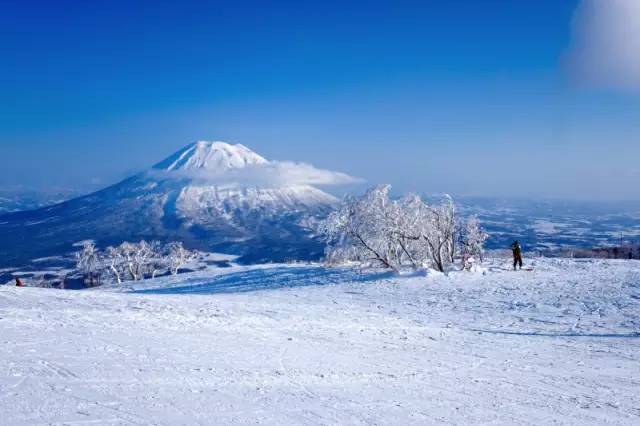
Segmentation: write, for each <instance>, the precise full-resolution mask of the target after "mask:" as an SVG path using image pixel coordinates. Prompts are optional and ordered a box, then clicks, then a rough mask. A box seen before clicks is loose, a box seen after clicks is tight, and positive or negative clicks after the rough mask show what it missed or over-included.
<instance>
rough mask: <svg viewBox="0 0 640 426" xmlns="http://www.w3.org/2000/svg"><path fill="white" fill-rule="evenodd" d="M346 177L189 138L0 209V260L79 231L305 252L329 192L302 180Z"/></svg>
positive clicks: (16, 259)
mask: <svg viewBox="0 0 640 426" xmlns="http://www.w3.org/2000/svg"><path fill="white" fill-rule="evenodd" d="M350 179H351V178H350V177H349V176H347V175H344V174H341V173H335V172H330V171H326V170H319V169H315V168H314V167H312V166H310V165H305V164H296V163H280V162H273V161H268V160H266V159H265V158H263V157H262V156H260V155H258V154H257V153H255V152H253V151H252V150H250V149H249V148H247V147H245V146H243V145H239V144H238V145H231V144H228V143H225V142H208V141H200V142H195V143H193V144H190V145H188V146H186V147H184V148H183V149H181V150H180V151H178V152H176V153H175V154H173V155H171V156H169V157H168V158H166V159H165V160H163V161H161V162H159V163H157V164H156V165H155V166H153V167H152V168H151V169H149V170H147V171H145V172H142V173H139V174H137V175H135V176H132V177H129V178H127V179H125V180H123V181H121V182H119V183H117V184H115V185H113V186H110V187H107V188H105V189H103V190H100V191H98V192H95V193H92V194H89V195H86V196H83V197H79V198H74V199H71V200H69V201H65V202H63V203H60V204H56V205H53V206H49V207H44V208H41V209H38V210H32V211H23V212H16V213H11V214H5V215H2V216H0V240H1V241H3V244H2V247H0V259H2V260H0V264H1V265H17V264H21V263H25V262H27V261H29V260H31V259H34V258H38V257H44V256H52V255H60V254H64V253H67V252H69V251H70V250H71V249H72V247H73V244H74V243H76V242H78V241H82V240H87V239H91V240H94V241H95V242H96V243H97V245H99V246H106V245H111V244H118V243H120V242H122V241H135V240H140V239H145V240H160V241H171V240H180V241H183V242H184V243H185V245H187V246H189V247H191V248H197V249H201V250H210V251H221V252H226V253H232V254H237V255H239V256H240V260H241V261H244V262H258V261H261V262H262V261H282V260H286V259H290V258H296V259H314V258H318V257H319V256H320V255H321V254H322V245H321V244H320V242H319V241H317V240H316V239H315V238H314V236H313V232H312V230H311V228H310V226H309V225H310V224H312V223H313V222H314V221H315V220H316V219H317V218H319V217H322V216H324V215H326V214H327V213H328V212H329V211H331V209H332V208H333V207H334V205H335V203H336V202H337V200H336V198H335V197H333V196H332V195H330V194H328V193H326V192H324V191H322V190H320V189H318V188H316V187H314V186H312V183H313V184H315V183H336V182H347V181H349V180H350Z"/></svg>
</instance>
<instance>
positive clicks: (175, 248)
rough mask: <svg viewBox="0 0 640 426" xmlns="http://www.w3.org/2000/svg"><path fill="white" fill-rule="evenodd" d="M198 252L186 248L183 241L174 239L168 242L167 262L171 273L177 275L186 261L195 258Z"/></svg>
mask: <svg viewBox="0 0 640 426" xmlns="http://www.w3.org/2000/svg"><path fill="white" fill-rule="evenodd" d="M195 257H196V253H195V252H194V251H191V250H187V249H186V248H184V246H183V245H182V243H181V242H179V241H174V242H171V243H169V244H167V248H166V255H165V259H166V260H165V262H166V264H167V266H168V268H169V272H170V273H171V275H177V274H178V272H179V271H180V268H182V267H183V266H184V265H185V264H186V263H188V262H189V261H191V260H193V259H194V258H195Z"/></svg>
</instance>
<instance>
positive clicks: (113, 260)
mask: <svg viewBox="0 0 640 426" xmlns="http://www.w3.org/2000/svg"><path fill="white" fill-rule="evenodd" d="M103 271H104V273H105V274H106V275H108V276H110V277H112V278H113V279H115V280H116V282H117V283H118V284H120V283H122V280H123V277H124V276H125V273H126V271H127V264H126V262H125V257H124V256H123V254H122V250H120V247H112V246H109V247H107V248H106V250H105V252H104V256H103Z"/></svg>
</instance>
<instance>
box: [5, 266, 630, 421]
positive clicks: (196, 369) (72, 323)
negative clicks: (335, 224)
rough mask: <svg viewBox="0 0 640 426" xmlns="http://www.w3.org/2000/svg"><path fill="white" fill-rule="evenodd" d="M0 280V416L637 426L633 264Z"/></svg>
mask: <svg viewBox="0 0 640 426" xmlns="http://www.w3.org/2000/svg"><path fill="white" fill-rule="evenodd" d="M533 263H534V265H533V266H534V271H532V272H525V271H522V272H513V271H510V270H509V267H510V265H508V262H504V261H499V260H493V261H489V262H488V264H487V265H486V268H487V272H486V274H484V275H483V274H482V273H466V272H465V273H462V272H454V273H451V274H449V275H448V276H445V275H442V274H431V275H427V276H408V277H395V276H393V275H390V274H387V273H380V272H372V271H358V270H355V269H329V270H327V269H325V268H323V267H321V266H314V265H298V266H291V265H261V266H255V267H232V268H221V269H218V270H215V271H210V272H200V273H194V274H185V275H183V276H178V277H167V278H160V279H156V280H149V281H146V282H137V283H126V284H125V285H124V286H121V287H118V286H115V285H114V286H108V287H104V288H98V289H93V290H88V291H58V290H49V289H37V288H15V287H9V286H0V343H1V344H0V413H2V416H1V417H0V423H1V424H8V425H9V424H10V425H27V424H29V425H32V424H159V425H165V424H247V423H258V424H390V425H391V424H393V425H397V424H439V423H443V424H487V423H493V424H532V425H533V424H536V425H537V424H629V425H631V424H638V422H639V421H640V367H639V365H640V363H639V361H640V351H639V349H640V334H638V333H639V332H640V262H634V261H629V262H625V261H599V260H589V261H579V260H560V259H557V260H549V259H536V260H534V261H533Z"/></svg>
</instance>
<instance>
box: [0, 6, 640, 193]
mask: <svg viewBox="0 0 640 426" xmlns="http://www.w3.org/2000/svg"><path fill="white" fill-rule="evenodd" d="M617 1H621V2H623V3H624V2H628V1H633V0H617ZM11 3H12V4H5V5H4V7H3V13H2V14H1V15H0V40H2V41H1V42H0V61H1V63H2V66H0V99H1V101H2V102H1V103H0V117H1V118H0V153H1V154H2V158H3V159H4V164H3V173H2V174H0V187H1V186H5V187H10V186H15V185H23V186H27V187H38V188H46V187H48V186H62V187H69V186H72V187H78V188H88V187H90V186H91V185H93V186H96V185H98V186H99V185H106V184H108V183H111V182H113V181H115V180H118V179H120V178H122V177H124V176H126V175H127V174H130V173H132V172H135V171H138V170H141V169H144V168H146V167H148V166H150V165H152V164H154V163H156V162H157V161H159V160H160V159H162V158H164V157H166V156H168V155H170V154H171V153H173V152H174V151H176V150H178V149H179V148H180V147H182V146H184V145H186V144H187V143H189V142H192V141H195V140H200V139H206V140H226V141H229V142H239V143H242V144H244V145H247V146H248V147H250V148H252V149H254V150H255V151H257V152H258V153H260V154H261V155H263V156H265V157H267V158H270V159H277V160H292V161H305V162H310V163H312V164H314V165H315V166H317V167H322V168H327V169H334V170H339V171H343V172H347V173H349V174H351V175H354V176H358V177H361V178H364V179H365V180H366V181H367V182H368V183H371V184H375V183H379V182H385V183H391V184H392V185H393V186H394V187H395V188H396V190H397V191H406V190H416V191H422V192H451V193H454V194H473V195H500V196H513V195H518V196H532V197H564V198H572V199H638V198H640V190H638V187H637V185H638V182H639V181H640V166H639V165H638V161H637V159H638V158H640V141H639V140H638V139H639V136H638V135H640V95H639V93H640V92H638V90H636V89H637V87H635V86H634V83H635V82H633V81H631V82H626V83H625V82H623V83H624V84H615V83H617V81H615V77H616V75H617V74H616V71H615V70H614V71H611V70H604V71H602V72H601V74H606V76H612V75H613V78H614V81H613V82H612V81H609V82H605V83H614V84H601V83H603V82H602V81H600V80H599V81H597V82H596V83H594V84H591V83H592V81H591V80H590V81H589V82H588V83H589V84H582V83H584V81H581V80H579V79H576V78H575V75H576V74H579V73H575V72H573V71H567V70H568V69H569V70H571V69H572V67H573V66H574V65H575V66H583V65H584V64H583V62H585V61H579V60H573V59H572V56H575V55H582V56H580V57H589V55H588V53H589V51H588V49H587V48H584V49H583V46H582V45H583V44H584V43H586V44H589V43H591V41H590V39H589V38H588V36H584V37H582V36H581V35H580V34H582V32H586V33H588V34H591V33H592V32H593V31H596V30H597V29H598V28H599V27H597V26H595V25H591V24H585V25H584V28H583V27H580V28H579V30H578V31H577V30H576V19H579V23H580V22H582V21H584V22H587V23H589V22H591V21H592V20H593V19H591V18H589V19H587V18H584V19H583V18H580V14H579V13H576V11H577V10H578V12H579V11H580V10H581V9H579V8H582V9H584V10H587V12H586V13H587V14H588V13H592V14H599V15H598V16H601V15H602V12H601V11H599V10H595V9H594V10H593V11H590V9H589V8H590V7H591V6H590V3H592V1H590V0H584V1H582V2H578V1H558V0H555V1H553V0H537V1H517V2H514V1H506V0H504V1H498V0H487V1H455V0H454V1H448V2H442V1H420V2H403V1H393V2H376V1H367V2H332V1H325V2H298V1H286V2H284V1H283V2H243V1H233V2H213V1H210V2H190V1H182V2H166V3H165V2H162V1H154V2H135V3H136V4H135V5H133V4H131V3H134V2H117V1H111V2H104V3H101V4H93V3H94V2H64V1H60V2H11ZM627 15H628V13H627ZM576 16H578V18H576ZM590 19H591V20H590ZM634 23H640V21H633V22H631V24H634ZM631 24H630V25H631ZM634 35H635V33H634V34H632V37H633V36H634ZM580 37H582V38H580ZM576 38H578V39H577V40H576ZM585 40H586V41H585ZM607 40H608V39H607ZM583 42H584V43H583ZM576 46H577V47H576ZM607 46H608V45H607ZM634 46H635V45H634ZM587 47H588V46H587ZM585 49H586V50H585ZM583 51H587V53H583ZM608 51H611V49H608ZM576 52H578V53H576ZM624 54H625V53H624V52H621V53H619V54H618V53H617V51H615V49H614V50H613V53H612V57H611V58H607V59H608V61H607V62H608V63H617V62H616V61H617V60H618V58H619V57H620V56H624ZM596 56H597V55H596ZM588 66H589V67H591V68H589V69H590V70H592V69H593V67H594V66H593V65H588ZM622 66H624V67H626V69H627V70H629V69H630V70H631V71H634V69H633V66H635V65H634V64H624V63H623V64H622V65H621V67H622ZM630 73H631V74H633V72H630ZM589 75H596V74H594V73H591V74H589ZM620 78H621V79H622V78H623V77H620ZM592 80H593V79H592ZM621 81H622V80H621Z"/></svg>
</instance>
